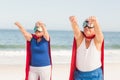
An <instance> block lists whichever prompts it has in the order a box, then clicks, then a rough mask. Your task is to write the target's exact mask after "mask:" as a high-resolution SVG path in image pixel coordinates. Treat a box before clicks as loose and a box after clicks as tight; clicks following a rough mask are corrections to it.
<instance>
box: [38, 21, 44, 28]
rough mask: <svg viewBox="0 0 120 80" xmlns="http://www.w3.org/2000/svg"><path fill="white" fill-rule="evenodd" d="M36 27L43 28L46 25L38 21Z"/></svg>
mask: <svg viewBox="0 0 120 80" xmlns="http://www.w3.org/2000/svg"><path fill="white" fill-rule="evenodd" d="M36 26H38V27H39V26H41V27H45V24H44V23H43V22H41V21H38V22H37V23H36Z"/></svg>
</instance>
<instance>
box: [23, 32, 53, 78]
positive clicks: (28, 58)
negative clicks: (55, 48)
mask: <svg viewBox="0 0 120 80" xmlns="http://www.w3.org/2000/svg"><path fill="white" fill-rule="evenodd" d="M32 36H33V37H34V38H35V39H38V37H37V36H35V35H33V34H32ZM48 43H49V44H48V46H49V56H50V63H51V65H52V59H51V48H50V40H49V42H48ZM30 47H31V44H30V41H27V42H26V53H27V54H26V68H25V72H26V74H25V80H28V76H29V70H30V60H31V49H30ZM51 68H52V66H51ZM51 70H52V69H51ZM38 80H40V79H38ZM50 80H52V75H51V77H50Z"/></svg>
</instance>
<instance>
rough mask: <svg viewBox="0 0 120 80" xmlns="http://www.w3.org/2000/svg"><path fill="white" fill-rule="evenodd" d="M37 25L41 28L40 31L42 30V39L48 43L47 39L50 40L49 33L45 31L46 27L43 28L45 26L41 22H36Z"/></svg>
mask: <svg viewBox="0 0 120 80" xmlns="http://www.w3.org/2000/svg"><path fill="white" fill-rule="evenodd" d="M38 23H39V25H40V26H41V27H42V29H43V37H44V38H45V39H46V40H47V41H49V39H50V37H49V33H48V31H47V29H46V27H45V24H44V23H42V22H40V21H39V22H38Z"/></svg>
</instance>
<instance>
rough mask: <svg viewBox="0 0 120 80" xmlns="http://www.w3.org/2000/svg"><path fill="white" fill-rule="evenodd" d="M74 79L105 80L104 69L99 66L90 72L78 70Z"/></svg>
mask: <svg viewBox="0 0 120 80" xmlns="http://www.w3.org/2000/svg"><path fill="white" fill-rule="evenodd" d="M74 80H103V75H102V69H101V68H98V69H96V70H93V71H89V72H82V71H79V70H76V71H75V72H74Z"/></svg>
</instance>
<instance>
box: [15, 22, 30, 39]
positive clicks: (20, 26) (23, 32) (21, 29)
mask: <svg viewBox="0 0 120 80" xmlns="http://www.w3.org/2000/svg"><path fill="white" fill-rule="evenodd" d="M15 25H16V26H17V27H18V28H19V30H20V31H21V32H22V34H23V35H24V37H25V39H26V40H27V41H30V40H31V39H32V35H31V34H30V33H29V32H27V31H26V30H25V29H24V28H23V26H22V25H21V24H20V23H19V22H15Z"/></svg>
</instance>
